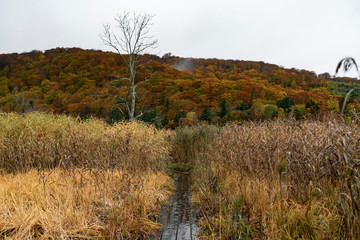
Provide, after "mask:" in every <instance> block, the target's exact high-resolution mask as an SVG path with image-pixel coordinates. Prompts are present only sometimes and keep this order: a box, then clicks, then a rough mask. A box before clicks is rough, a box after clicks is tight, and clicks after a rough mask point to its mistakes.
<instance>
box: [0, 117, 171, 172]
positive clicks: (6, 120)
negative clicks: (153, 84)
mask: <svg viewBox="0 0 360 240" xmlns="http://www.w3.org/2000/svg"><path fill="white" fill-rule="evenodd" d="M0 129H1V131H0V168H1V169H3V170H6V171H7V172H16V171H22V172H23V171H27V170H30V169H32V168H40V169H44V168H53V167H74V166H83V167H87V168H93V167H96V168H99V167H100V168H113V167H121V168H127V170H132V171H137V170H141V171H143V170H149V169H160V168H163V167H164V163H165V161H166V160H167V158H168V153H169V148H170V145H169V143H168V141H167V139H168V137H169V135H171V132H170V131H165V130H157V129H155V128H154V127H153V126H151V125H146V124H141V123H137V122H123V123H118V124H115V125H112V126H110V125H107V124H106V123H105V122H104V121H101V120H97V119H89V120H87V121H85V122H82V121H79V120H78V119H75V118H72V117H67V116H63V115H61V116H55V115H51V114H43V113H30V114H26V115H18V114H0Z"/></svg>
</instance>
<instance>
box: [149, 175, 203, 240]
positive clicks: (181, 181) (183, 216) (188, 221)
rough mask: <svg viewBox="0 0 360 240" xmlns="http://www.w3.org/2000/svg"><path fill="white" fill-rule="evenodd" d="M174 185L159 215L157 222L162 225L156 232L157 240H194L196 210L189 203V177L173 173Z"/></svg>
mask: <svg viewBox="0 0 360 240" xmlns="http://www.w3.org/2000/svg"><path fill="white" fill-rule="evenodd" d="M174 184H175V187H176V191H175V193H174V194H173V195H172V197H171V199H170V202H169V203H168V205H167V206H166V207H164V209H163V210H162V213H161V215H160V220H159V222H160V223H161V224H163V227H162V228H161V229H160V231H159V232H158V238H159V239H162V240H168V239H169V240H170V239H171V240H173V239H174V240H180V239H196V233H197V231H198V227H197V226H196V213H197V211H198V210H197V209H196V207H195V206H193V205H192V204H191V201H190V175H189V174H187V173H179V172H175V173H174ZM152 239H156V238H152Z"/></svg>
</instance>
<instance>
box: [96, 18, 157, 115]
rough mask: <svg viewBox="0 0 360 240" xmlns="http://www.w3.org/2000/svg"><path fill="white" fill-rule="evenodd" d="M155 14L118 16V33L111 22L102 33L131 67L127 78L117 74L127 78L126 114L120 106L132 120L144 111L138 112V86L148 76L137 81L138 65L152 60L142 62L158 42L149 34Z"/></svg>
mask: <svg viewBox="0 0 360 240" xmlns="http://www.w3.org/2000/svg"><path fill="white" fill-rule="evenodd" d="M153 17H154V16H153V15H151V14H147V13H145V14H135V13H133V14H130V13H126V12H125V13H123V14H122V15H118V16H117V17H115V23H116V25H115V27H116V29H117V34H116V33H114V32H112V31H111V26H110V24H104V31H103V34H102V35H100V37H101V39H102V40H103V43H104V44H105V45H107V46H110V47H112V48H113V49H114V50H116V52H117V53H118V54H120V56H121V57H122V59H123V61H124V62H125V64H126V66H127V68H128V77H125V78H122V77H119V76H115V77H117V78H118V79H122V80H127V81H128V86H129V92H128V95H127V96H126V98H122V104H124V106H125V112H126V114H124V111H123V110H122V109H121V108H119V110H120V111H121V112H122V113H123V114H124V115H127V116H128V118H129V120H130V121H131V120H134V119H135V118H137V117H140V116H141V115H142V114H143V112H140V113H139V114H137V113H136V111H135V110H136V109H135V107H136V99H137V95H136V87H137V86H138V85H139V84H141V83H143V82H145V81H147V80H148V79H149V77H145V78H144V79H141V80H139V81H136V80H135V77H136V72H137V70H138V69H139V67H143V66H144V65H147V64H148V63H149V61H141V56H142V55H144V54H145V53H147V51H148V50H150V49H154V48H156V47H157V46H158V41H157V40H156V39H154V37H153V36H151V35H149V28H150V26H151V25H152V19H153Z"/></svg>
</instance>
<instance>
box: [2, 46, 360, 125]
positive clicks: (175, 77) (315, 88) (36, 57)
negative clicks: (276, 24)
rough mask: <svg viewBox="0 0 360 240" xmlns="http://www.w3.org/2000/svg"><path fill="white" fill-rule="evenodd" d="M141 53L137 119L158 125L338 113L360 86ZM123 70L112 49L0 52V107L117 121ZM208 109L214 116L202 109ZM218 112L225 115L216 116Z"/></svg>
mask: <svg viewBox="0 0 360 240" xmlns="http://www.w3.org/2000/svg"><path fill="white" fill-rule="evenodd" d="M142 57H143V58H145V59H151V60H152V61H151V63H150V64H149V65H148V66H146V67H144V68H143V69H140V70H139V71H138V73H137V77H138V80H139V81H140V80H141V79H143V78H145V77H147V76H151V79H150V80H149V81H147V82H145V83H143V84H141V85H139V88H138V89H137V90H138V96H139V100H138V105H137V106H139V108H142V109H143V110H147V113H146V114H144V115H143V117H142V119H143V120H145V121H148V122H157V123H158V124H161V125H163V126H177V125H178V124H179V121H180V119H181V118H187V121H190V122H191V121H192V119H197V118H198V117H199V116H203V119H208V120H209V121H210V122H211V121H212V122H216V121H227V120H242V119H244V120H246V119H262V118H269V117H276V116H285V115H286V114H287V113H289V112H293V113H294V114H295V115H296V117H298V118H301V117H302V116H306V115H311V114H314V113H316V112H326V111H338V109H339V104H340V103H341V101H342V99H343V97H344V94H345V93H346V91H347V90H348V89H350V88H356V89H360V85H359V83H358V82H357V81H356V80H354V79H349V78H343V79H333V78H331V77H330V75H329V74H327V73H325V74H320V75H319V76H317V75H316V74H315V73H314V72H309V71H306V70H298V69H285V68H282V67H279V66H277V65H274V64H267V63H264V62H252V61H237V60H218V59H184V58H180V57H175V56H172V55H171V54H165V55H164V56H163V57H158V56H153V55H145V56H142ZM126 74H127V69H126V67H125V65H124V64H123V62H122V59H121V57H120V56H119V55H117V54H115V53H111V52H102V51H95V50H82V49H79V48H69V49H68V48H66V49H65V48H56V49H51V50H47V51H45V52H41V51H32V52H29V53H21V54H16V53H15V54H1V55H0V109H1V110H2V111H5V112H10V111H16V112H28V111H34V110H39V111H52V112H54V113H66V114H71V115H81V116H82V117H85V118H86V117H88V116H97V117H101V118H106V119H109V118H111V119H112V120H119V119H123V118H125V116H121V114H120V112H119V111H118V110H117V109H116V108H112V106H114V104H115V103H120V99H119V96H121V97H124V96H126V94H127V91H128V89H127V85H126V82H124V81H121V80H118V79H117V78H115V77H114V76H115V75H116V76H120V77H124V76H126ZM358 97H359V90H357V91H354V94H353V95H352V100H351V101H352V104H350V105H349V106H350V107H352V108H356V109H357V110H358V111H359V110H360V104H359V101H358ZM219 103H221V104H219ZM206 106H209V108H207V109H208V110H210V112H211V113H212V115H210V113H209V112H206V111H204V109H206ZM221 106H222V107H221ZM216 111H219V112H221V111H222V112H223V114H221V113H219V114H217V115H218V117H214V116H215V114H214V113H215V112H216ZM196 116H197V117H196ZM219 116H222V118H220V117H219ZM180 122H181V121H180Z"/></svg>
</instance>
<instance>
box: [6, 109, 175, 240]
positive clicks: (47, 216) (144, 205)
mask: <svg viewBox="0 0 360 240" xmlns="http://www.w3.org/2000/svg"><path fill="white" fill-rule="evenodd" d="M0 129H1V131H0V169H1V173H0V238H5V239H144V238H147V237H149V236H150V234H152V235H155V234H156V232H157V230H158V229H159V227H160V226H159V224H158V223H157V214H158V213H159V211H160V208H161V206H162V204H164V203H165V201H166V200H167V197H168V196H169V195H170V193H171V191H172V189H173V187H172V181H171V178H170V177H169V176H168V175H166V174H165V170H166V166H167V165H168V164H169V162H170V157H169V156H170V144H169V141H168V140H169V138H171V136H172V135H173V133H172V132H170V131H166V130H158V129H156V128H154V127H153V126H150V125H146V124H142V123H138V122H126V123H125V122H123V123H118V124H114V125H111V126H110V125H107V124H106V123H105V122H103V121H101V120H97V119H89V120H87V121H81V120H80V119H76V118H72V117H68V116H64V115H60V116H56V115H52V114H43V113H30V114H25V115H18V114H12V113H10V114H0Z"/></svg>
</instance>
